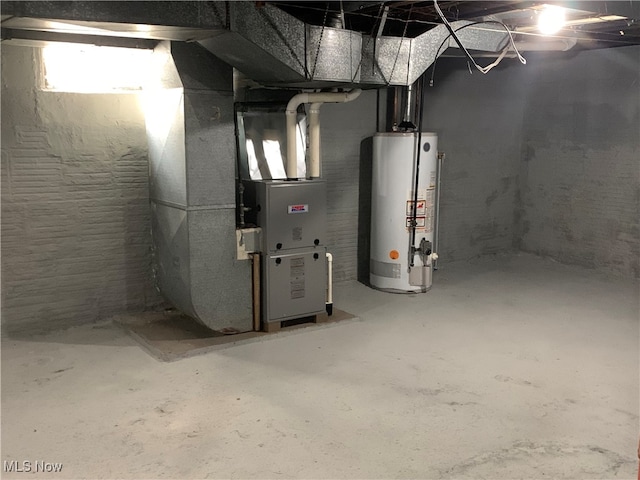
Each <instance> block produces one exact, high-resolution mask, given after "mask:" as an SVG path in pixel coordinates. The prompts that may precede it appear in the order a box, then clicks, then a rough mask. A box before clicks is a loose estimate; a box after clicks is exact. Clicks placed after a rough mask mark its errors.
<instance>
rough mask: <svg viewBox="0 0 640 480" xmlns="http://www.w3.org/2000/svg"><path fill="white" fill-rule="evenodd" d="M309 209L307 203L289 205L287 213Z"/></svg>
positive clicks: (305, 211) (302, 211)
mask: <svg viewBox="0 0 640 480" xmlns="http://www.w3.org/2000/svg"><path fill="white" fill-rule="evenodd" d="M308 211H309V205H308V204H304V205H289V206H288V207H287V212H288V213H307V212H308Z"/></svg>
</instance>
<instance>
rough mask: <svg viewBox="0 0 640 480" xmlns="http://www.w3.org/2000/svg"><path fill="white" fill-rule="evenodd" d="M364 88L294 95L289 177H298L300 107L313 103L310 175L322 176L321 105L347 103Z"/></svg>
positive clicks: (290, 115) (289, 122) (288, 113)
mask: <svg viewBox="0 0 640 480" xmlns="http://www.w3.org/2000/svg"><path fill="white" fill-rule="evenodd" d="M361 93H362V90H360V89H354V90H351V91H350V92H317V93H299V94H297V95H294V96H293V98H291V100H289V103H288V104H287V110H286V117H287V165H286V170H287V178H298V161H297V159H298V154H297V152H296V123H297V121H296V120H297V118H296V117H297V114H298V107H299V106H300V105H302V104H303V103H311V104H312V105H311V109H310V112H309V151H310V154H309V155H310V162H309V163H310V165H309V170H310V176H311V177H319V176H320V106H321V105H322V104H323V103H347V102H351V101H352V100H355V99H356V98H358V97H359V96H360V94H361Z"/></svg>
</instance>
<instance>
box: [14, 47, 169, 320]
mask: <svg viewBox="0 0 640 480" xmlns="http://www.w3.org/2000/svg"><path fill="white" fill-rule="evenodd" d="M39 72H40V70H39V51H38V50H37V49H33V48H27V47H15V46H3V47H2V327H3V329H4V330H5V331H20V330H30V329H33V328H56V327H61V326H67V325H73V324H78V323H83V322H89V321H95V320H97V319H100V318H105V317H109V316H111V315H113V314H118V313H123V312H129V311H141V310H144V309H145V308H147V307H150V306H152V305H156V304H158V303H159V302H160V301H161V300H160V297H159V296H158V295H157V293H156V292H155V289H154V288H153V285H152V280H151V279H152V272H151V249H150V246H151V236H150V214H149V194H148V161H147V145H146V135H145V126H144V118H143V115H142V111H141V109H140V107H139V105H138V102H137V97H136V96H134V95H129V94H109V95H93V94H70V93H54V92H46V91H40V90H39V88H38V87H39V85H38V84H39V82H38V81H37V75H38V74H39Z"/></svg>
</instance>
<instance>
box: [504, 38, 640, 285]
mask: <svg viewBox="0 0 640 480" xmlns="http://www.w3.org/2000/svg"><path fill="white" fill-rule="evenodd" d="M528 70H530V75H531V77H532V81H531V88H530V90H529V91H528V92H527V96H526V106H525V112H526V114H525V115H524V118H523V127H522V128H523V137H522V141H523V148H522V158H521V162H520V166H519V171H520V177H521V183H522V185H523V188H522V192H521V198H520V203H519V205H518V210H517V217H516V218H517V229H518V230H519V235H520V239H519V244H518V246H519V247H520V248H521V249H522V250H524V251H527V252H533V253H536V254H539V255H546V256H550V257H553V258H555V259H557V260H559V261H562V262H567V263H572V264H578V265H583V266H586V267H591V268H596V269H599V270H602V271H605V272H608V273H612V274H615V275H621V276H625V277H636V278H638V277H640V47H624V48H615V49H608V50H594V51H588V52H581V53H579V54H577V55H575V56H572V57H571V58H569V59H566V60H565V59H558V58H546V59H545V58H540V59H538V58H536V59H535V60H533V61H532V62H531V66H530V67H529V68H528Z"/></svg>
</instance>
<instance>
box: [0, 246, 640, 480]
mask: <svg viewBox="0 0 640 480" xmlns="http://www.w3.org/2000/svg"><path fill="white" fill-rule="evenodd" d="M335 296H336V306H337V307H339V308H342V309H344V310H347V311H349V312H351V313H354V314H356V315H358V316H359V317H360V318H359V320H355V321H347V322H343V323H339V324H336V325H332V326H328V327H320V328H315V327H314V328H308V329H303V330H300V331H298V332H296V333H293V334H288V335H287V334H285V335H280V336H273V337H270V338H266V339H263V340H261V341H259V342H254V343H250V344H246V345H240V346H234V347H232V348H228V349H224V350H219V351H215V352H209V353H207V354H205V355H200V356H196V357H192V358H187V359H184V360H180V361H177V362H173V363H162V362H159V361H158V360H156V359H154V358H153V357H151V356H150V355H148V354H147V353H146V352H145V351H144V350H142V349H141V348H140V346H139V345H138V344H136V343H135V342H134V341H133V340H132V339H131V338H130V337H128V336H127V335H126V334H124V333H123V331H122V330H120V329H119V328H118V327H116V326H114V325H112V324H110V323H105V324H100V325H93V326H85V327H78V328H73V329H69V330H66V331H62V332H56V333H52V334H47V335H44V336H40V337H33V338H6V337H5V338H3V340H2V459H3V460H9V461H11V460H16V461H19V462H22V461H24V460H28V461H31V462H35V461H43V462H60V463H62V464H63V470H62V472H61V473H60V474H57V475H54V474H47V475H44V476H42V475H41V476H40V477H34V478H81V477H84V478H180V479H190V478H409V477H411V478H487V479H507V478H509V479H511V478H554V479H559V478H575V479H586V478H598V479H601V478H635V477H634V476H635V475H636V472H637V461H636V458H635V451H636V448H637V441H638V383H639V363H638V343H639V320H638V313H639V310H638V284H637V283H634V282H631V281H623V280H616V279H609V278H604V277H598V276H597V275H596V274H594V273H593V272H591V271H589V270H583V269H577V268H573V267H567V266H563V265H558V264H556V263H553V262H551V261H548V260H542V259H538V258H536V257H532V256H526V255H519V256H505V257H491V258H484V259H479V260H476V261H473V262H465V263H456V264H452V265H443V266H442V268H441V269H440V270H439V271H438V272H437V273H436V276H435V281H434V288H433V290H432V291H431V292H430V293H428V294H425V295H414V296H399V295H392V294H385V293H381V292H377V291H373V290H371V289H368V288H366V287H365V286H363V285H360V284H357V283H347V284H342V285H338V288H337V290H336V292H335ZM32 466H34V467H35V463H32ZM3 478H25V474H19V473H11V474H6V473H5V474H4V475H3ZM29 478H31V477H29Z"/></svg>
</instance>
